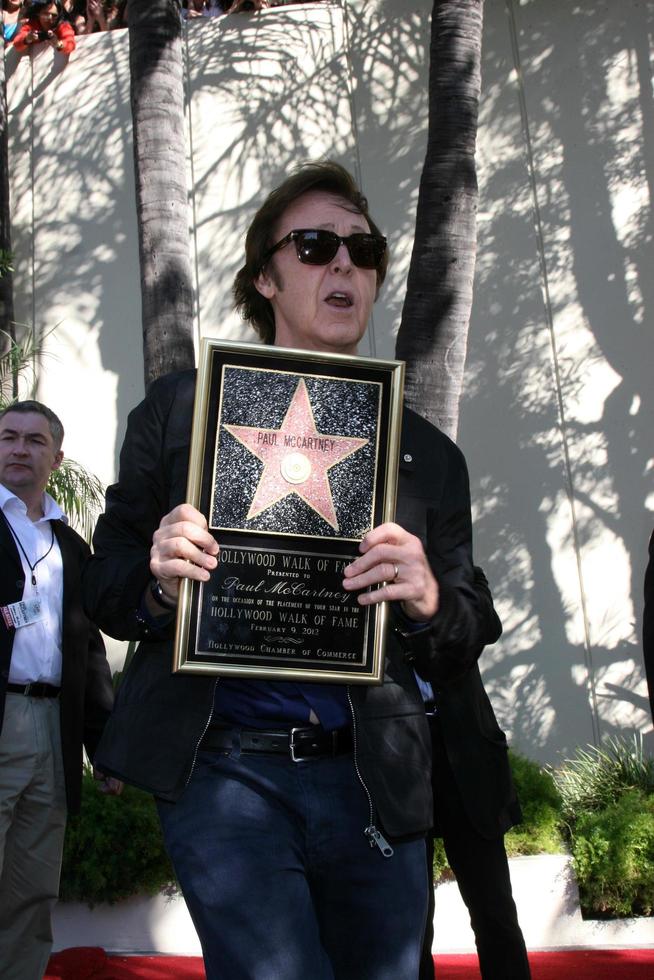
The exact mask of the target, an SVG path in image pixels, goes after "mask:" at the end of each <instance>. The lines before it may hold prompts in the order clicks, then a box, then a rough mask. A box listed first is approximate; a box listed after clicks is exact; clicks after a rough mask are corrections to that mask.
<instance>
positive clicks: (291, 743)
mask: <svg viewBox="0 0 654 980" xmlns="http://www.w3.org/2000/svg"><path fill="white" fill-rule="evenodd" d="M304 731H306V729H305V728H291V731H290V733H289V736H288V746H289V748H290V750H291V761H292V762H305V761H306V759H307V758H308V756H303V755H302V756H298V755H296V754H295V733H296V732H304Z"/></svg>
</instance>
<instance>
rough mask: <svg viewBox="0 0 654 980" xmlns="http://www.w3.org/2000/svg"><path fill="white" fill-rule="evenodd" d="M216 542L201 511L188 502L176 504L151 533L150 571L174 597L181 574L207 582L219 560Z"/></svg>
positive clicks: (169, 594)
mask: <svg viewBox="0 0 654 980" xmlns="http://www.w3.org/2000/svg"><path fill="white" fill-rule="evenodd" d="M217 555H218V545H217V544H216V541H215V540H214V538H213V535H211V534H209V531H208V530H207V522H206V519H205V517H204V515H203V514H201V513H200V511H199V510H196V509H195V507H191V505H190V504H179V506H178V507H175V509H174V510H171V511H170V513H169V514H166V516H165V517H162V519H161V523H160V525H159V527H158V529H157V530H156V531H155V532H154V535H153V537H152V548H151V549H150V571H151V572H152V574H153V576H154V577H155V578H156V579H158V580H159V583H160V585H161V588H162V589H163V591H164V594H165V595H166V596H168V597H169V598H170V599H176V598H177V594H178V592H179V580H180V578H190V579H195V581H197V582H208V581H209V577H210V572H212V571H213V569H214V568H215V567H216V565H217V564H218V559H217Z"/></svg>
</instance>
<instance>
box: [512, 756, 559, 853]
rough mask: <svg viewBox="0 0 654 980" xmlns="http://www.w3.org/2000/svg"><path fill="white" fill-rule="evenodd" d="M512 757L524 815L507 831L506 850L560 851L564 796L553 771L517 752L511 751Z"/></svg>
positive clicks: (527, 851)
mask: <svg viewBox="0 0 654 980" xmlns="http://www.w3.org/2000/svg"><path fill="white" fill-rule="evenodd" d="M509 760H510V762H511V771H512V772H513V779H514V782H515V786H516V790H517V793H518V799H519V800H520V805H521V807H522V816H523V819H522V823H520V824H518V826H517V827H512V828H511V830H510V831H509V832H508V834H507V835H506V838H505V844H506V851H507V854H509V856H510V857H515V856H517V855H521V854H557V853H558V852H560V851H562V850H564V843H563V837H562V835H561V796H560V794H559V791H558V789H557V788H556V783H555V782H554V779H553V778H552V774H551V773H550V772H548V771H547V770H546V769H543V768H542V767H541V766H539V765H538V763H537V762H532V760H531V759H526V758H525V757H524V756H523V755H519V754H518V753H517V752H513V751H511V752H509Z"/></svg>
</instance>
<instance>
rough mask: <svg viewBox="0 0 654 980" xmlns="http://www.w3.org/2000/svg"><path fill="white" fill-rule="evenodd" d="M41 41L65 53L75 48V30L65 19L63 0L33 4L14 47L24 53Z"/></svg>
mask: <svg viewBox="0 0 654 980" xmlns="http://www.w3.org/2000/svg"><path fill="white" fill-rule="evenodd" d="M41 41H46V42H47V43H48V44H50V45H51V46H52V47H53V48H55V49H56V50H57V51H62V52H63V53H64V54H70V53H71V51H74V50H75V31H74V30H73V28H72V26H71V25H70V24H69V23H68V22H67V21H66V20H64V16H63V8H62V5H61V0H50V2H49V0H45V2H40V3H33V4H32V5H31V6H30V8H29V9H28V11H27V22H26V23H25V24H23V26H22V27H21V28H20V30H19V31H18V33H17V34H16V37H15V38H14V47H15V48H16V50H17V51H20V52H21V54H23V53H24V52H25V51H27V50H28V49H29V48H30V47H31V46H32V45H33V44H39V43H40V42H41Z"/></svg>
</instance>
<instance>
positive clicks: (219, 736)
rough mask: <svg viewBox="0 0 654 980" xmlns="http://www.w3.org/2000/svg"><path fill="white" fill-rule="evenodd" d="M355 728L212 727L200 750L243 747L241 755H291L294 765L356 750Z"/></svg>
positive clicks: (208, 730) (205, 736)
mask: <svg viewBox="0 0 654 980" xmlns="http://www.w3.org/2000/svg"><path fill="white" fill-rule="evenodd" d="M352 744H353V743H352V729H351V728H336V729H334V731H331V732H325V731H323V729H322V728H319V727H318V726H317V725H315V726H311V727H310V728H291V729H290V731H280V732H268V731H265V730H263V731H259V730H258V729H245V728H212V727H210V728H208V729H207V731H206V733H205V735H204V737H203V739H202V741H201V742H200V750H208V751H210V752H211V751H221V750H224V749H231V748H233V747H235V746H240V749H241V752H267V753H268V754H273V755H288V756H290V757H291V759H292V760H293V762H304V761H305V760H307V759H318V758H320V757H321V756H332V757H333V756H336V755H343V754H344V753H345V752H351V751H352Z"/></svg>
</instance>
